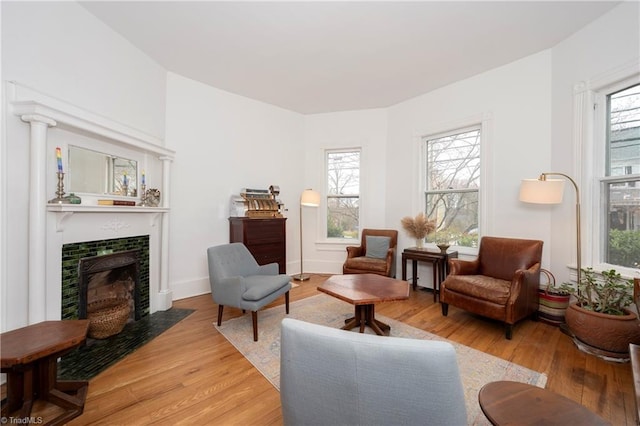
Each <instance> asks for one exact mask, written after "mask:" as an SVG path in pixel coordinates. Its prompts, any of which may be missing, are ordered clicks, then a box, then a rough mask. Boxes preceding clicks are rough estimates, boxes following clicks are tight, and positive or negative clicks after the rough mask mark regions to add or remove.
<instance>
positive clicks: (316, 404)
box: [280, 318, 467, 426]
mask: <svg viewBox="0 0 640 426" xmlns="http://www.w3.org/2000/svg"><path fill="white" fill-rule="evenodd" d="M280 400H281V403H282V418H283V421H284V424H285V426H288V425H368V426H369V425H384V426H388V425H447V426H452V425H454V426H457V425H466V424H467V410H466V405H465V397H464V392H463V388H462V381H461V379H460V371H459V369H458V362H457V359H456V353H455V349H454V347H453V345H451V344H450V343H448V342H440V341H433V340H419V339H404V338H398V337H385V336H375V335H370V334H360V333H353V332H350V331H344V330H338V329H334V328H331V327H324V326H321V325H317V324H310V323H307V322H303V321H299V320H295V319H291V318H285V319H284V320H282V333H281V347H280Z"/></svg>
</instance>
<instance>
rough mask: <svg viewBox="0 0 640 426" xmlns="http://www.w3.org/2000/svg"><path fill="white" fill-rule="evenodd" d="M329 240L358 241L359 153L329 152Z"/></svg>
mask: <svg viewBox="0 0 640 426" xmlns="http://www.w3.org/2000/svg"><path fill="white" fill-rule="evenodd" d="M326 173H327V181H326V182H327V238H340V239H359V231H358V229H359V223H360V220H359V219H360V208H359V201H360V150H359V149H351V150H331V151H327V152H326Z"/></svg>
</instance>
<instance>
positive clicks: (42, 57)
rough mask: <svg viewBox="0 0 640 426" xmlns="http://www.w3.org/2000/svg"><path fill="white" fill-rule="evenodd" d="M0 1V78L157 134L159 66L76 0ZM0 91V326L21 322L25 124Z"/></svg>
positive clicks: (160, 123)
mask: <svg viewBox="0 0 640 426" xmlns="http://www.w3.org/2000/svg"><path fill="white" fill-rule="evenodd" d="M0 7H1V8H2V77H3V79H5V80H14V81H17V82H19V83H21V84H23V85H26V86H29V87H32V88H34V89H36V90H38V91H40V92H44V93H46V94H48V95H50V96H53V97H56V98H58V99H62V100H64V101H67V102H69V103H72V104H74V105H77V106H79V107H81V108H84V109H86V110H89V111H91V112H94V113H97V114H100V115H103V116H106V117H108V118H110V119H112V120H115V121H118V122H121V123H123V124H126V125H128V126H130V127H133V128H137V129H139V130H142V131H144V132H146V133H149V134H151V135H154V136H156V137H162V136H163V135H164V127H165V126H164V109H165V106H164V103H165V76H166V72H165V71H164V69H163V68H162V67H160V66H159V65H158V64H156V63H155V62H153V61H152V60H151V59H149V58H148V57H147V56H145V55H144V54H142V53H141V52H140V51H139V50H137V49H136V48H134V47H133V46H132V45H131V44H130V43H129V42H128V41H126V40H125V39H123V38H122V37H121V36H119V35H118V34H116V33H115V32H113V31H112V30H110V29H109V28H108V27H106V26H105V25H104V24H103V23H102V22H101V21H99V20H97V19H96V18H95V17H94V16H93V15H91V14H89V13H88V12H87V11H86V10H85V9H84V8H82V7H81V6H79V5H78V4H76V3H72V2H56V3H53V2H39V3H32V2H2V3H0ZM4 95H6V94H5V93H3V107H4V110H5V117H4V118H5V120H6V122H5V123H4V124H5V128H4V129H3V134H2V136H3V141H2V143H3V154H4V155H3V157H2V159H1V160H0V161H2V167H0V169H1V170H2V171H3V172H4V173H5V174H4V175H3V179H6V185H4V186H3V187H2V197H1V203H2V206H1V208H2V214H1V215H0V216H2V217H3V219H4V221H3V223H2V227H3V230H2V232H1V233H2V235H3V237H4V238H5V240H4V241H3V243H4V245H3V251H2V253H1V256H2V259H3V265H4V266H5V270H3V271H2V272H3V275H2V297H3V299H2V301H1V302H0V310H1V312H2V313H1V321H2V324H1V326H0V327H1V328H2V330H8V329H12V328H16V327H19V326H23V325H26V324H27V313H28V309H27V287H28V286H27V279H28V276H27V275H28V273H27V271H28V269H27V259H28V252H27V249H28V245H27V244H28V226H27V225H28V223H27V218H28V176H29V166H28V165H29V162H28V158H29V138H28V135H29V125H28V124H27V123H23V122H21V121H20V119H19V118H18V117H17V116H14V115H11V113H10V112H8V111H7V108H6V107H7V105H6V102H7V99H6V96H4ZM48 195H51V198H53V196H54V194H48Z"/></svg>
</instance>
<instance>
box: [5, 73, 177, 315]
mask: <svg viewBox="0 0 640 426" xmlns="http://www.w3.org/2000/svg"><path fill="white" fill-rule="evenodd" d="M6 88H7V93H8V98H9V99H10V103H9V107H10V109H11V112H12V113H13V114H14V115H16V116H18V117H20V119H21V120H22V121H23V122H25V123H28V125H29V126H30V135H29V144H30V150H29V157H30V161H29V279H28V283H29V292H28V293H29V304H28V309H29V316H28V318H29V323H30V324H34V323H38V322H40V321H44V320H49V319H59V316H60V312H59V308H58V311H57V312H56V306H58V307H59V301H58V303H53V304H52V303H51V302H50V299H51V296H52V293H53V292H55V291H56V290H55V289H59V288H60V273H59V272H60V269H59V268H60V265H57V266H56V267H52V266H51V265H52V264H55V261H57V260H59V259H60V254H59V250H60V249H61V244H63V243H64V242H65V240H67V239H68V238H67V237H65V236H64V233H65V230H66V227H67V225H68V224H69V223H72V222H77V224H76V225H74V226H75V227H76V228H74V229H76V230H77V227H78V226H82V227H85V228H86V229H90V228H92V227H95V225H96V224H97V223H98V222H101V223H104V221H105V220H109V218H110V217H111V218H113V220H116V221H117V220H120V219H119V218H126V219H125V221H126V222H131V223H133V224H134V227H135V229H136V230H148V232H150V234H152V238H154V239H156V241H155V242H154V243H153V245H154V246H155V247H157V248H158V249H157V250H154V256H156V258H153V259H150V262H151V263H152V264H153V265H156V266H155V268H156V269H157V272H156V273H154V275H155V276H156V277H157V278H158V282H159V285H156V286H155V287H156V288H154V289H153V292H151V293H150V295H151V298H152V301H151V305H152V312H153V311H154V310H167V309H169V308H171V305H172V294H171V290H170V289H169V282H168V276H169V241H168V237H169V212H170V193H169V189H170V177H171V175H170V172H171V167H170V166H171V163H172V161H173V159H174V157H175V152H174V151H172V150H169V149H167V148H165V147H164V146H162V145H163V141H162V140H161V139H158V138H156V137H154V136H151V135H148V134H147V133H144V132H142V131H139V130H137V129H133V128H131V127H128V126H126V125H124V124H122V123H118V122H115V121H113V120H110V119H108V118H106V117H103V116H100V115H98V114H94V113H92V112H90V111H87V110H84V109H82V108H80V107H78V106H75V105H71V104H69V103H66V102H64V101H61V100H59V99H56V98H53V97H50V96H48V95H46V94H43V93H40V92H38V91H36V90H34V89H31V88H29V87H26V86H23V85H20V84H19V83H16V82H8V83H7V86H6ZM52 127H58V128H61V129H64V130H65V131H68V132H72V133H76V134H81V135H83V136H87V137H89V138H95V139H96V140H99V141H100V143H102V144H104V145H105V146H106V147H108V146H113V147H119V148H123V147H124V148H125V149H128V150H130V151H133V152H138V153H141V154H144V155H147V156H150V157H152V158H155V159H156V160H157V161H159V162H161V164H162V187H161V189H162V205H161V206H159V207H142V206H130V207H129V206H96V205H69V204H63V205H55V204H48V202H47V199H48V198H51V197H47V188H48V187H50V186H48V185H47V184H48V183H50V182H52V180H53V179H55V176H47V173H46V171H47V169H48V168H47V166H48V164H47V160H48V159H49V161H51V158H50V157H48V156H47V137H48V132H49V129H50V128H52ZM49 195H51V194H49ZM74 218H76V219H74ZM89 218H91V219H89ZM136 218H137V219H136ZM139 219H142V221H141V220H139ZM158 223H160V227H158V226H157V225H156V224H158ZM158 228H160V229H158ZM83 229H84V228H83ZM74 232H76V231H74ZM72 233H73V232H72ZM52 242H55V243H54V244H52ZM55 268H58V269H57V274H56V270H55ZM58 297H60V296H59V295H58ZM48 299H49V303H48V301H47V300H48Z"/></svg>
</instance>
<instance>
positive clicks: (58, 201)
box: [49, 172, 71, 204]
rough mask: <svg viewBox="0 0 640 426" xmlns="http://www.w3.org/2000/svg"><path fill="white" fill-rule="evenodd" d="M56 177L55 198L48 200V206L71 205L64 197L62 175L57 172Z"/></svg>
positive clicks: (67, 198)
mask: <svg viewBox="0 0 640 426" xmlns="http://www.w3.org/2000/svg"><path fill="white" fill-rule="evenodd" d="M56 174H57V175H58V189H57V191H56V195H57V197H56V198H52V199H51V200H49V204H71V201H69V197H65V196H64V173H63V172H57V173H56Z"/></svg>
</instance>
